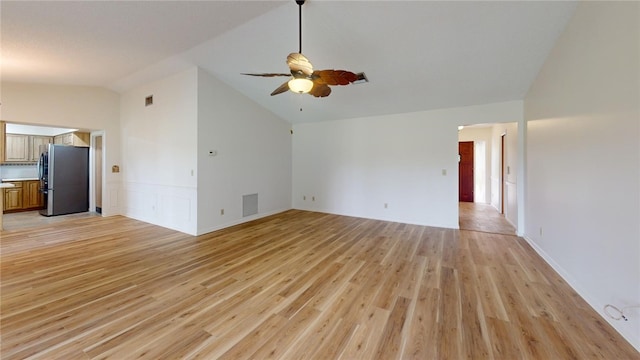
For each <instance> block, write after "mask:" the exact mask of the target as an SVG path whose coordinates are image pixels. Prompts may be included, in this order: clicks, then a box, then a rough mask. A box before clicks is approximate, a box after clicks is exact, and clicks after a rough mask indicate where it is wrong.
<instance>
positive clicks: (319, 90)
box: [309, 81, 331, 97]
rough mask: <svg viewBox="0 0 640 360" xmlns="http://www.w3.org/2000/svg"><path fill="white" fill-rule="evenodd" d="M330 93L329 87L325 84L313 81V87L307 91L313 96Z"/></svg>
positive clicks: (322, 95) (323, 95) (325, 95)
mask: <svg viewBox="0 0 640 360" xmlns="http://www.w3.org/2000/svg"><path fill="white" fill-rule="evenodd" d="M329 94H331V88H330V87H329V85H327V84H323V83H322V82H317V81H314V82H313V87H312V88H311V91H309V95H312V96H315V97H327V96H329Z"/></svg>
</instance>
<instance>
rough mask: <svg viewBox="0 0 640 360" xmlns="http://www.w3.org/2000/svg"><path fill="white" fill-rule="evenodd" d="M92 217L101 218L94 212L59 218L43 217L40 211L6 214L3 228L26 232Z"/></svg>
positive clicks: (59, 216) (60, 216)
mask: <svg viewBox="0 0 640 360" xmlns="http://www.w3.org/2000/svg"><path fill="white" fill-rule="evenodd" d="M91 216H100V215H98V214H96V213H94V212H82V213H76V214H68V215H58V216H42V215H40V212H39V211H38V210H35V211H22V212H15V213H9V214H4V216H3V223H4V224H3V225H4V226H3V228H4V229H5V230H7V231H12V230H24V229H31V228H36V227H43V226H47V225H51V224H55V223H59V222H63V221H67V220H71V219H79V218H86V217H91Z"/></svg>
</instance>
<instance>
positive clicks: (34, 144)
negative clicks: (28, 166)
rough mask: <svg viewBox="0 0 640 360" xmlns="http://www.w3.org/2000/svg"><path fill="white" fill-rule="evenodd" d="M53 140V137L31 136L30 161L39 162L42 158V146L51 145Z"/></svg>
mask: <svg viewBox="0 0 640 360" xmlns="http://www.w3.org/2000/svg"><path fill="white" fill-rule="evenodd" d="M52 142H53V138H52V137H51V136H37V135H33V136H31V151H30V152H29V161H35V162H37V161H38V158H39V157H40V145H46V144H51V143H52Z"/></svg>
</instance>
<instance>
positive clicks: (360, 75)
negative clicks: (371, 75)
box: [352, 72, 369, 84]
mask: <svg viewBox="0 0 640 360" xmlns="http://www.w3.org/2000/svg"><path fill="white" fill-rule="evenodd" d="M356 76H357V77H358V78H357V79H356V81H354V82H352V84H363V83H368V82H369V79H367V75H365V73H363V72H361V73H357V74H356Z"/></svg>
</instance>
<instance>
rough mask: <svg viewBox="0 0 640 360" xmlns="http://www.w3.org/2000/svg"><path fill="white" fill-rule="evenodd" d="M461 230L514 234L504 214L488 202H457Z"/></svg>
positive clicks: (514, 230) (514, 231)
mask: <svg viewBox="0 0 640 360" xmlns="http://www.w3.org/2000/svg"><path fill="white" fill-rule="evenodd" d="M458 211H459V225H460V229H461V230H473V231H483V232H489V233H496V234H506V235H515V234H516V229H515V228H514V227H513V225H511V224H510V223H509V222H508V221H507V219H505V217H504V215H502V214H500V212H498V210H496V208H494V207H493V206H491V205H489V204H482V203H470V202H460V203H458Z"/></svg>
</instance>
